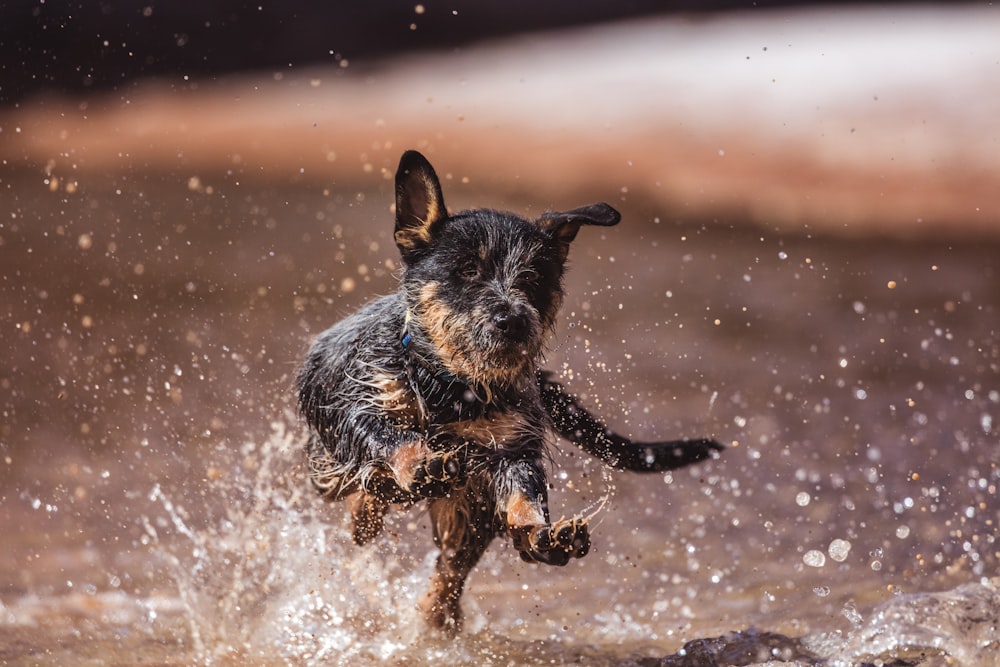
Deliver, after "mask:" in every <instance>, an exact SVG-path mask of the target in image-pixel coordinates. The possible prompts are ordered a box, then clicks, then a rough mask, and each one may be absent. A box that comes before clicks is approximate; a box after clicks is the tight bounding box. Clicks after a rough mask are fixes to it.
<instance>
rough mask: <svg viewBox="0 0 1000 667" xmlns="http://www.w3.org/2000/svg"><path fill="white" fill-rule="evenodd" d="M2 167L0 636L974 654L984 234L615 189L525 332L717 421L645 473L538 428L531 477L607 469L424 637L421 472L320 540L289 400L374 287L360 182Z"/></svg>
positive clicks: (381, 208)
mask: <svg viewBox="0 0 1000 667" xmlns="http://www.w3.org/2000/svg"><path fill="white" fill-rule="evenodd" d="M2 182H3V186H4V188H5V194H4V199H3V204H2V206H3V208H4V210H3V211H0V213H2V216H0V295H2V300H0V302H2V304H3V311H2V312H3V313H4V318H3V327H2V329H0V345H2V349H4V350H7V351H8V353H7V355H5V357H4V358H3V360H2V361H0V389H2V392H0V411H2V414H3V420H2V423H0V438H2V441H0V442H2V445H0V447H2V452H0V453H2V460H0V530H2V531H3V533H4V534H5V540H4V547H3V552H4V554H5V557H4V558H2V559H0V663H3V664H53V665H55V664H60V665H61V664H70V663H72V664H109V663H115V664H136V663H139V664H190V663H213V664H223V665H242V664H312V663H325V664H350V665H359V664H382V663H383V662H387V663H389V664H400V665H410V664H412V665H420V664H427V663H428V662H429V661H430V660H435V661H437V662H443V663H444V664H452V665H484V664H487V665H541V664H553V663H555V664H563V663H574V662H584V663H586V664H594V665H635V664H640V665H652V664H664V665H675V664H708V663H707V662H706V661H708V660H710V659H717V661H719V662H721V663H722V664H729V663H735V664H751V663H752V662H753V661H756V662H764V661H765V659H766V658H767V657H768V656H771V657H774V658H775V659H778V658H781V659H787V660H788V661H790V662H791V664H802V665H806V664H815V663H817V662H818V661H827V662H828V663H829V664H835V665H848V664H854V663H860V662H871V663H877V662H878V661H883V662H886V663H887V664H889V663H891V661H892V660H895V659H897V658H898V659H899V660H906V661H909V662H900V663H897V664H927V665H937V664H962V665H991V664H993V662H992V661H993V659H994V658H993V657H992V656H993V655H994V654H995V652H996V650H997V649H998V648H1000V646H998V644H1000V639H998V637H1000V635H998V631H997V617H998V609H1000V603H998V595H1000V594H998V588H1000V585H998V583H997V581H996V580H995V579H991V577H996V576H997V574H998V572H997V565H998V560H1000V553H998V552H1000V549H998V546H997V543H996V535H997V530H996V523H997V521H998V520H1000V516H998V512H1000V502H998V500H997V485H998V480H1000V469H998V463H1000V449H998V442H997V429H998V428H1000V426H998V420H1000V312H998V307H1000V304H998V302H997V294H998V265H1000V260H998V259H997V258H998V257H1000V252H998V251H1000V248H998V247H997V246H996V245H995V244H993V245H990V244H983V243H971V242H970V243H946V242H940V243H922V244H916V243H913V244H909V243H901V242H890V241H885V240H880V239H877V238H871V239H859V240H853V241H845V240H837V239H832V238H826V237H820V238H810V237H808V236H794V237H793V236H788V235H780V234H778V233H777V232H771V231H769V230H766V229H747V228H732V227H731V226H730V225H728V224H726V223H724V222H714V223H711V224H708V225H705V226H701V225H694V224H690V223H689V224H680V223H676V222H674V221H673V220H672V218H670V217H668V216H667V215H666V214H665V212H663V211H658V210H651V209H649V208H648V207H645V206H643V205H642V204H641V203H639V202H630V201H625V202H619V203H618V204H617V205H619V206H620V207H621V209H622V212H623V213H624V216H625V217H624V222H623V223H622V225H621V226H619V227H618V228H615V229H610V230H584V233H581V235H580V237H579V238H578V240H577V241H576V246H575V247H574V249H573V252H572V254H571V259H572V268H571V272H570V275H569V277H568V280H567V299H566V304H565V307H564V311H563V321H562V324H561V326H560V328H559V330H558V332H557V335H556V337H555V339H554V340H553V341H552V349H551V352H550V354H549V366H550V367H552V368H554V369H556V370H558V371H560V372H561V373H562V375H563V377H564V379H565V380H566V383H567V384H568V386H569V387H570V388H571V389H572V390H573V391H575V392H577V393H578V394H580V395H583V396H584V398H585V400H586V402H587V403H588V404H589V405H591V406H592V407H594V408H596V409H597V411H598V412H600V413H601V414H603V415H604V416H605V417H606V418H607V419H608V421H609V422H611V423H612V424H613V425H614V426H615V427H616V428H617V429H619V430H622V431H624V432H627V433H630V434H632V435H633V436H635V437H637V438H655V437H677V436H681V435H691V436H695V435H706V434H707V435H712V436H714V437H716V438H718V439H720V440H722V441H724V442H729V443H732V444H733V446H731V447H730V448H729V449H728V450H727V451H726V452H725V453H724V455H723V456H722V458H721V459H720V460H718V461H712V462H707V463H705V464H703V465H700V466H698V467H695V468H691V469H687V470H682V471H677V472H674V473H673V474H668V475H652V476H644V477H641V476H629V475H625V474H618V473H616V474H613V475H611V474H608V473H606V472H604V471H603V470H602V469H601V467H600V466H598V465H597V464H596V463H595V462H593V461H591V460H589V459H587V458H586V457H585V456H584V455H582V454H580V453H579V452H576V451H574V450H572V448H570V447H569V446H568V445H562V446H560V447H559V448H558V451H557V452H556V456H555V461H554V464H553V466H554V470H553V475H552V478H553V480H554V482H555V486H556V488H555V489H554V491H553V499H552V505H553V512H554V513H555V514H557V515H558V514H560V513H565V514H567V515H569V514H573V513H577V512H581V511H584V510H587V509H590V508H593V507H595V506H596V505H597V504H598V503H599V502H600V501H601V499H603V498H605V497H608V498H609V499H610V500H609V502H607V503H606V504H605V505H604V506H603V507H602V509H601V510H600V511H599V512H598V514H597V517H596V519H595V522H594V530H593V538H594V547H593V550H592V552H591V554H590V555H589V556H588V557H587V558H585V559H583V560H581V561H577V562H574V563H572V564H571V565H569V566H567V567H566V568H561V569H551V568H548V569H546V568H541V567H538V566H529V565H526V564H523V563H521V562H520V561H519V560H518V559H517V558H516V554H514V552H513V550H512V549H511V548H510V547H509V546H508V545H506V544H504V543H501V542H497V543H495V544H494V545H493V546H492V547H491V549H490V551H489V552H488V553H487V555H486V557H485V558H484V561H483V563H482V564H481V565H480V567H479V568H478V569H477V570H476V571H475V572H474V573H473V575H472V577H471V579H470V583H469V587H468V593H467V595H466V597H465V599H464V603H465V609H466V616H467V626H468V627H467V629H466V631H465V633H464V634H463V636H462V637H460V638H459V640H457V641H456V642H454V643H441V642H437V641H435V640H432V639H428V638H426V637H423V636H422V634H421V627H420V623H419V621H418V617H417V615H416V612H415V610H414V606H415V602H416V600H417V599H418V597H419V595H420V594H421V592H422V590H423V587H424V585H425V581H426V579H427V577H428V575H429V573H430V570H431V567H432V563H433V558H434V554H433V548H432V545H431V541H430V530H429V527H428V526H427V525H426V520H425V518H424V516H423V514H422V513H421V511H420V508H413V509H411V510H408V511H405V512H400V513H398V514H396V515H394V517H393V519H392V521H391V523H390V525H389V526H388V528H389V530H388V531H387V534H386V535H384V536H383V537H382V538H380V539H379V540H378V542H377V544H376V545H374V546H373V547H370V548H364V549H362V548H357V547H354V546H353V545H352V544H351V543H350V540H349V536H348V533H347V530H346V525H345V523H344V516H343V511H342V509H341V507H339V506H336V505H334V506H329V505H323V504H321V503H320V502H318V500H317V499H316V498H314V497H313V495H312V493H311V491H310V489H309V488H308V486H307V484H306V482H305V480H304V477H303V475H302V470H301V457H300V453H299V449H300V439H301V436H302V433H301V428H300V426H299V425H298V423H297V421H296V419H295V418H294V415H292V413H291V408H292V405H293V401H292V398H293V396H292V390H291V378H292V375H293V373H294V371H295V367H296V363H297V361H298V359H299V357H300V355H301V354H302V352H303V351H304V349H305V346H306V345H307V343H308V341H309V339H310V337H311V336H313V335H315V334H316V333H318V332H319V331H320V330H322V329H323V328H325V327H326V326H328V325H329V324H331V323H332V322H333V321H335V320H336V319H337V318H339V317H340V316H342V315H343V314H344V313H347V312H349V311H350V310H352V309H353V308H355V307H357V306H358V305H359V304H361V303H363V302H364V301H366V300H367V299H369V298H371V297H372V296H373V295H375V294H381V293H384V292H386V291H389V290H391V289H392V288H393V282H394V278H393V273H394V271H395V270H396V268H397V266H396V257H397V256H396V252H395V248H394V247H393V246H392V240H391V224H392V223H391V215H390V213H389V212H388V205H389V202H390V197H391V191H390V188H389V187H384V188H382V189H380V190H377V191H376V190H372V191H365V192H342V191H339V190H338V189H337V188H335V187H332V186H331V187H328V188H326V189H324V188H322V187H317V186H315V185H313V184H310V183H305V182H295V181H294V179H292V180H289V181H287V182H285V183H284V184H281V185H280V186H274V185H271V186H266V187H265V186H262V185H260V184H254V183H252V182H249V181H244V182H237V180H236V179H235V178H234V177H232V175H222V174H219V175H214V176H213V175H212V174H199V175H197V177H195V175H194V174H183V175H181V176H178V175H176V174H165V173H159V172H148V173H145V174H138V175H137V174H133V173H130V174H129V175H127V176H125V175H120V174H114V173H112V174H109V175H98V174H95V173H89V174H87V173H84V174H80V175H79V182H78V183H77V184H76V185H75V186H74V187H73V190H72V192H67V191H66V190H65V189H64V187H58V186H57V187H55V188H51V187H50V185H49V184H47V183H44V182H43V181H42V180H41V178H39V177H38V176H37V175H35V174H25V173H21V172H7V173H4V174H3V175H2ZM445 188H446V194H448V193H449V192H450V191H449V184H447V183H446V185H445ZM453 189H455V190H456V192H455V193H454V195H453V196H452V201H451V203H452V205H458V206H464V205H471V204H474V203H475V204H481V205H491V206H497V207H502V208H510V209H512V210H515V211H523V210H525V204H524V203H522V202H503V201H484V200H483V196H482V195H477V194H476V193H474V192H472V191H470V190H469V189H468V188H458V187H457V186H453ZM463 198H464V200H463ZM568 204H570V205H571V204H572V203H568ZM658 216H659V217H658ZM937 591H942V593H940V594H937V595H931V593H933V592H937ZM776 634H780V635H783V636H784V637H782V638H778V639H775V637H774V635H776ZM685 646H686V647H685ZM772 647H773V648H774V650H773V651H771V648H772ZM727 651H728V652H727ZM737 654H738V655H739V656H742V657H733V656H736V655H737ZM668 656H670V657H669V658H668ZM692 656H694V657H692ZM699 656H700V657H699ZM706 656H707V657H706ZM712 656H715V657H714V658H713V657H712ZM720 656H721V657H720ZM699 660H700V661H701V662H699ZM726 661H728V662H726Z"/></svg>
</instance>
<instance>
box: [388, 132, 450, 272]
mask: <svg viewBox="0 0 1000 667" xmlns="http://www.w3.org/2000/svg"><path fill="white" fill-rule="evenodd" d="M447 217H448V211H447V210H446V209H445V207H444V196H443V195H442V194H441V182H440V181H438V177H437V174H435V173H434V167H432V166H431V163H430V162H428V161H427V158H425V157H424V156H423V155H421V154H420V153H418V152H417V151H406V152H405V153H403V157H402V158H400V160H399V169H397V170H396V232H395V239H396V246H397V247H398V248H399V252H400V254H402V256H403V259H404V260H405V259H409V258H410V257H411V256H413V255H414V254H415V253H418V252H420V251H421V250H423V249H424V248H426V247H427V246H428V245H430V243H431V240H432V239H433V236H434V233H435V227H436V226H437V225H438V223H440V222H441V221H442V220H444V219H445V218H447Z"/></svg>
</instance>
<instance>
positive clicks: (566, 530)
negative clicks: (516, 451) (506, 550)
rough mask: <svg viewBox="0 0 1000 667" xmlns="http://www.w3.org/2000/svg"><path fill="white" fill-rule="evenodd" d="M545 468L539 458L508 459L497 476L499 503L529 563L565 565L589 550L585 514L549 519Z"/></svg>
mask: <svg viewBox="0 0 1000 667" xmlns="http://www.w3.org/2000/svg"><path fill="white" fill-rule="evenodd" d="M545 487H546V478H545V470H544V469H543V468H542V465H541V461H540V459H539V458H518V459H513V460H505V461H504V462H503V463H502V464H501V465H500V466H498V470H497V473H496V478H495V479H494V488H495V489H496V493H497V507H498V509H499V511H500V512H501V516H502V518H503V521H504V523H505V527H506V530H507V532H508V534H510V536H511V539H512V540H513V542H514V548H516V549H517V550H518V552H519V553H520V554H521V558H522V559H523V560H525V561H527V562H529V563H546V564H548V565H565V564H566V563H568V562H569V560H570V558H582V557H584V556H586V555H587V552H588V551H590V532H589V530H588V528H587V521H586V519H583V518H582V517H573V518H570V519H560V520H559V521H556V522H555V523H554V524H553V523H550V521H549V504H548V493H547V491H546V488H545Z"/></svg>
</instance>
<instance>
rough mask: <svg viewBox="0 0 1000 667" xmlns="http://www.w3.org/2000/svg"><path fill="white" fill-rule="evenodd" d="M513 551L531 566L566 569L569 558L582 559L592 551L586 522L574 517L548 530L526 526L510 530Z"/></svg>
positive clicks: (541, 527)
mask: <svg viewBox="0 0 1000 667" xmlns="http://www.w3.org/2000/svg"><path fill="white" fill-rule="evenodd" d="M511 534H512V536H513V538H514V548H515V549H517V550H518V551H519V552H520V554H521V559H522V560H524V561H525V562H528V563H545V564H547V565H565V564H566V563H568V562H569V560H570V558H583V557H584V556H586V555H587V552H589V551H590V530H589V529H588V528H587V520H586V519H583V518H580V517H575V518H572V519H562V520H560V521H557V522H555V523H554V524H551V525H546V526H526V527H523V528H514V529H512V530H511Z"/></svg>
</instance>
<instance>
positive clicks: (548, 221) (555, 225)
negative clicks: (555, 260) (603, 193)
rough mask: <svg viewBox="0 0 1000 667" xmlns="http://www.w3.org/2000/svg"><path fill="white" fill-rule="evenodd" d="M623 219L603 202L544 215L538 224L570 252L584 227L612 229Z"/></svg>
mask: <svg viewBox="0 0 1000 667" xmlns="http://www.w3.org/2000/svg"><path fill="white" fill-rule="evenodd" d="M621 219H622V216H621V213H619V212H618V211H616V210H615V209H613V208H611V207H610V206H608V205H607V204H605V203H603V202H601V203H598V204H591V205H590V206H582V207H580V208H574V209H573V210H572V211H565V212H562V213H560V212H549V213H543V214H542V217H540V218H539V219H538V221H537V222H536V224H537V225H538V228H539V229H541V230H542V231H543V232H545V233H546V234H548V235H549V236H551V237H552V238H554V239H556V240H557V241H559V242H560V243H561V244H562V246H563V248H564V250H569V243H570V241H572V240H573V239H575V238H576V233H577V232H578V231H580V227H581V226H582V225H599V226H601V227H612V226H614V225H617V224H618V222H619V221H620V220H621Z"/></svg>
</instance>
